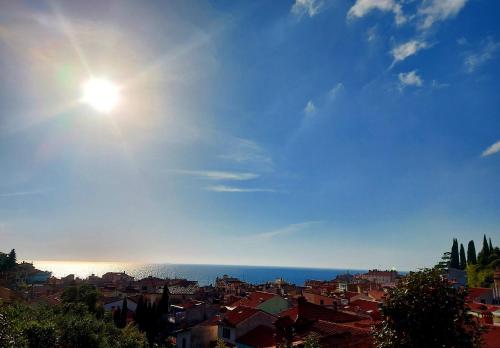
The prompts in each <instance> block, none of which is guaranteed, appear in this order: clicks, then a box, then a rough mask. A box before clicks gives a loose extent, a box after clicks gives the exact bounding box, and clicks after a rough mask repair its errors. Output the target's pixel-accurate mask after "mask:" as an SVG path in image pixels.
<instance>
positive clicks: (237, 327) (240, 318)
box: [217, 306, 276, 345]
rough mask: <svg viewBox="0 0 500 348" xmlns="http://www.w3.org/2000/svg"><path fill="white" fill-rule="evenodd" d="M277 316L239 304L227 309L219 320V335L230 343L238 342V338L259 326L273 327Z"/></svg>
mask: <svg viewBox="0 0 500 348" xmlns="http://www.w3.org/2000/svg"><path fill="white" fill-rule="evenodd" d="M275 320H276V317H275V316H274V315H272V314H269V313H266V312H264V311H263V310H260V309H257V308H252V307H244V306H239V307H236V308H235V309H233V310H230V311H227V312H226V313H224V314H223V317H222V318H221V320H220V321H219V325H218V329H217V336H218V337H219V338H221V339H222V340H224V341H225V342H226V343H229V344H233V345H235V344H236V340H237V339H239V338H240V337H242V336H243V335H245V334H246V333H248V332H250V331H251V330H253V329H255V328H256V327H258V326H268V327H270V328H272V327H273V323H274V321H275Z"/></svg>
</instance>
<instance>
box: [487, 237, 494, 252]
mask: <svg viewBox="0 0 500 348" xmlns="http://www.w3.org/2000/svg"><path fill="white" fill-rule="evenodd" d="M488 247H489V249H490V254H491V253H492V252H493V245H492V244H491V237H490V238H489V245H488Z"/></svg>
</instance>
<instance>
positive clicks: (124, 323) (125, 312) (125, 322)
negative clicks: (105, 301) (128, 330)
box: [120, 296, 128, 327]
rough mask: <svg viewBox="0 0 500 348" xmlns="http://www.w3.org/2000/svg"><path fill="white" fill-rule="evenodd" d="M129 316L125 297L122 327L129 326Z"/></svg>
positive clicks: (121, 318) (121, 320)
mask: <svg viewBox="0 0 500 348" xmlns="http://www.w3.org/2000/svg"><path fill="white" fill-rule="evenodd" d="M127 315H128V308H127V297H126V296H125V297H124V298H123V302H122V312H121V317H120V327H125V326H127Z"/></svg>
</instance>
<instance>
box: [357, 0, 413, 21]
mask: <svg viewBox="0 0 500 348" xmlns="http://www.w3.org/2000/svg"><path fill="white" fill-rule="evenodd" d="M373 10H379V11H384V12H392V13H394V16H395V17H394V18H395V21H396V24H398V25H400V24H403V23H405V22H406V21H407V18H406V17H405V15H404V14H403V10H402V8H401V4H399V3H397V2H396V1H395V0H357V1H356V3H355V4H354V5H353V6H352V7H351V8H350V9H349V12H348V13H347V17H348V18H353V17H358V18H361V17H364V16H365V15H366V14H368V13H369V12H371V11H373Z"/></svg>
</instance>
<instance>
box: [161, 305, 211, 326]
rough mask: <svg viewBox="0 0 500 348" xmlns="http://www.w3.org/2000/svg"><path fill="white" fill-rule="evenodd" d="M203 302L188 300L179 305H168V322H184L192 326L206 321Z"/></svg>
mask: <svg viewBox="0 0 500 348" xmlns="http://www.w3.org/2000/svg"><path fill="white" fill-rule="evenodd" d="M205 309H206V307H205V302H202V301H195V300H188V301H185V302H183V303H181V304H177V305H170V310H171V317H170V321H171V322H173V323H175V324H179V323H181V322H185V323H187V324H188V325H193V324H196V323H199V322H202V321H204V320H205V319H206V311H205Z"/></svg>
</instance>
